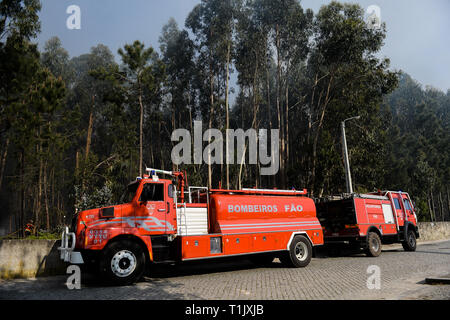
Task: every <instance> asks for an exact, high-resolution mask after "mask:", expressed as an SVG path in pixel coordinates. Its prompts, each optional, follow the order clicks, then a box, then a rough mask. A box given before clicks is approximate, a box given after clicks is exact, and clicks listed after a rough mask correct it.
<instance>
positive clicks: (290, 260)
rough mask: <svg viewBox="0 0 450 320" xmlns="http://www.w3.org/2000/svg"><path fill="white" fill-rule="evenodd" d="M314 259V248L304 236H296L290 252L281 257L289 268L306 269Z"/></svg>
mask: <svg viewBox="0 0 450 320" xmlns="http://www.w3.org/2000/svg"><path fill="white" fill-rule="evenodd" d="M311 258H312V246H311V243H310V242H309V240H308V239H307V238H306V237H304V236H295V237H294V239H293V240H292V242H291V245H290V247H289V251H288V252H286V253H285V254H284V255H282V256H281V257H280V261H281V262H282V263H283V264H284V265H286V266H289V267H294V268H302V267H306V266H307V265H308V264H309V262H310V261H311Z"/></svg>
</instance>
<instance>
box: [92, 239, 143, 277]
mask: <svg viewBox="0 0 450 320" xmlns="http://www.w3.org/2000/svg"><path fill="white" fill-rule="evenodd" d="M144 271H145V254H144V250H143V249H142V248H141V246H140V245H139V244H137V243H135V242H133V241H129V240H124V241H119V242H113V243H112V244H110V245H108V247H106V249H105V250H104V251H103V254H102V257H101V259H100V275H101V277H102V278H103V280H104V281H105V282H106V283H108V284H112V285H118V286H125V285H130V284H133V283H135V282H137V281H139V280H140V279H141V278H142V275H143V274H144Z"/></svg>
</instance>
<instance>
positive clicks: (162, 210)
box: [158, 209, 166, 212]
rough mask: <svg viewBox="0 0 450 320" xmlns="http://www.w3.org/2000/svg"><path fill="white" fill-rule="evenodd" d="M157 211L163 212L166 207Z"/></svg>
mask: <svg viewBox="0 0 450 320" xmlns="http://www.w3.org/2000/svg"><path fill="white" fill-rule="evenodd" d="M158 211H159V212H164V211H166V209H158Z"/></svg>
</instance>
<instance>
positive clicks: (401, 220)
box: [392, 192, 405, 226]
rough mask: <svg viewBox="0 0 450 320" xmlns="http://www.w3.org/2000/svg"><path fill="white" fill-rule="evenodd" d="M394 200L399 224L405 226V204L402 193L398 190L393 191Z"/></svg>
mask: <svg viewBox="0 0 450 320" xmlns="http://www.w3.org/2000/svg"><path fill="white" fill-rule="evenodd" d="M392 200H393V201H394V207H395V214H396V217H397V221H398V225H399V226H403V225H404V224H405V212H404V211H403V204H402V202H403V201H402V199H401V197H400V194H398V193H397V192H395V193H394V192H393V193H392Z"/></svg>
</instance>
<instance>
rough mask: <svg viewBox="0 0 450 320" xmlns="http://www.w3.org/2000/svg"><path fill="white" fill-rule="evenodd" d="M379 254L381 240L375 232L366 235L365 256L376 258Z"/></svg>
mask: <svg viewBox="0 0 450 320" xmlns="http://www.w3.org/2000/svg"><path fill="white" fill-rule="evenodd" d="M380 254H381V239H380V236H379V235H378V234H377V233H375V232H369V233H368V234H367V244H366V255H367V256H368V257H378V256H379V255H380Z"/></svg>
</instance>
